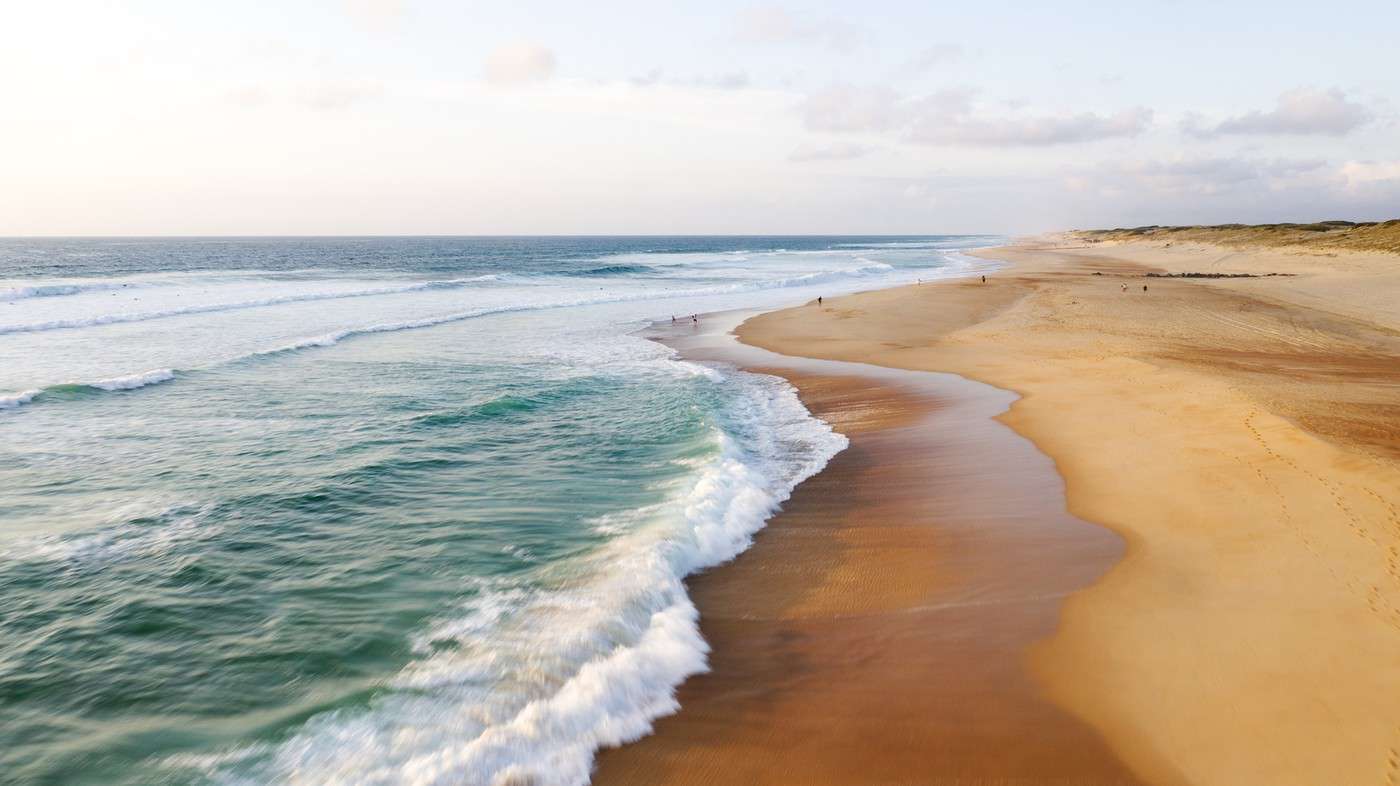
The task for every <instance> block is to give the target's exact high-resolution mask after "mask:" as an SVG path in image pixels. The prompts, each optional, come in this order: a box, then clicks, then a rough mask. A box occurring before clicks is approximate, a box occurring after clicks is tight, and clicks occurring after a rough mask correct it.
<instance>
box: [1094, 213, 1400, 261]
mask: <svg viewBox="0 0 1400 786" xmlns="http://www.w3.org/2000/svg"><path fill="white" fill-rule="evenodd" d="M1073 234H1074V236H1075V237H1078V238H1080V239H1082V240H1085V241H1087V242H1090V243H1102V242H1113V241H1120V242H1121V241H1135V240H1136V241H1141V240H1163V241H1167V242H1198V243H1212V244H1215V245H1220V246H1234V247H1239V246H1290V247H1292V246H1299V247H1303V248H1310V249H1319V250H1322V249H1328V250H1332V249H1347V250H1352V251H1378V252H1384V253H1390V254H1400V219H1391V220H1389V221H1317V222H1314V223H1310V224H1215V225H1197V226H1156V225H1153V226H1142V227H1130V228H1119V229H1083V230H1077V231H1075V232H1074V233H1073Z"/></svg>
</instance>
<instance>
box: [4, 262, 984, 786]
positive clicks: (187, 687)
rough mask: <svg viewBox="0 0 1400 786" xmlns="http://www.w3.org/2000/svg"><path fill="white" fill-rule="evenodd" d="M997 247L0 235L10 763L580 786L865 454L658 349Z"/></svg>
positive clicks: (114, 776) (789, 409)
mask: <svg viewBox="0 0 1400 786" xmlns="http://www.w3.org/2000/svg"><path fill="white" fill-rule="evenodd" d="M990 242H991V239H989V238H947V237H931V238H754V237H744V238H399V239H327V240H316V239H275V238H270V239H253V240H242V239H240V240H227V239H189V240H139V239H138V240H128V239H122V240H101V239H90V240H25V239H11V240H3V241H0V590H2V591H3V596H0V597H3V600H0V603H3V610H4V614H3V615H0V772H4V773H6V777H7V778H12V779H14V780H15V781H16V782H20V783H64V784H84V783H92V784H97V783H101V784H151V783H306V784H313V783H314V784H320V783H375V784H409V783H412V784H437V783H443V784H446V783H453V784H458V783H472V784H475V783H481V784H489V783H495V782H500V781H501V780H502V779H508V778H509V777H510V776H512V775H517V776H521V777H525V776H533V777H534V778H536V779H537V780H536V782H538V783H542V784H552V783H560V784H572V783H581V782H584V781H586V779H587V775H588V771H589V767H590V765H591V762H592V756H593V752H594V750H595V749H596V748H597V747H598V746H599V745H607V744H616V743H619V742H622V741H625V740H628V739H632V738H635V737H637V736H639V735H641V734H644V733H645V732H646V731H647V730H648V729H649V723H650V721H651V720H652V719H654V718H655V717H657V716H659V715H661V714H665V713H668V712H671V711H674V709H675V705H674V700H673V698H672V691H673V688H674V686H675V685H676V684H678V683H679V682H680V681H681V680H682V679H684V678H685V677H686V676H688V675H689V674H692V673H695V672H696V671H699V670H701V669H703V667H704V657H705V645H704V642H703V641H702V640H701V639H700V637H699V634H698V631H697V628H696V625H695V609H694V607H693V606H692V605H691V603H690V600H689V599H688V598H687V597H686V595H685V591H684V586H683V585H682V583H681V579H682V578H683V577H684V576H685V575H686V574H687V573H689V572H692V571H694V570H696V569H699V568H701V567H704V566H707V565H712V564H715V563H717V562H720V561H723V560H725V559H728V558H730V557H732V556H733V555H734V554H736V553H738V552H739V551H741V550H742V549H743V548H744V547H745V546H746V545H747V543H748V538H749V536H750V535H751V534H752V533H753V532H754V531H755V530H756V529H757V528H759V527H760V526H762V523H763V521H764V519H765V518H766V517H767V516H768V515H769V514H771V512H772V511H773V510H774V509H775V508H776V506H777V505H778V504H780V503H781V501H782V500H783V499H784V498H786V496H787V494H788V493H789V492H790V490H791V489H792V487H793V486H794V485H795V484H796V483H797V482H799V481H800V480H801V479H802V478H804V477H806V476H808V475H810V474H811V473H813V472H815V471H816V470H817V469H819V468H820V467H821V466H822V465H823V464H824V463H825V462H826V461H827V459H829V458H830V457H831V456H832V455H834V453H835V452H837V451H839V450H840V449H841V447H842V446H843V445H844V439H843V438H842V437H840V436H839V435H836V434H833V433H832V432H831V430H830V429H829V428H827V427H826V426H825V424H822V423H821V422H820V421H817V420H815V419H813V418H812V417H810V416H809V415H808V414H807V413H806V411H805V410H803V409H802V407H801V405H800V404H799V403H798V401H797V399H796V397H795V395H794V394H793V391H792V390H791V389H790V387H789V386H787V385H786V383H784V382H782V381H780V380H777V379H774V378H771V377H764V376H760V375H754V374H747V373H742V372H737V371H734V370H732V369H728V368H723V367H702V366H698V365H694V364H690V363H685V362H682V361H679V360H677V359H676V358H674V356H673V355H672V353H671V352H670V351H669V350H667V349H666V348H664V347H661V346H659V345H657V344H654V343H651V342H648V341H645V340H642V339H640V338H638V337H636V336H634V335H632V333H633V332H634V331H635V330H636V329H637V328H638V327H640V326H642V325H644V324H645V323H646V322H647V321H648V320H653V319H663V320H665V319H667V318H668V317H669V316H671V315H673V314H674V315H678V316H681V317H682V319H685V318H687V317H686V315H688V314H691V313H703V312H706V311H713V310H719V309H726V308H764V307H772V306H776V305H781V304H786V303H794V302H802V301H805V300H808V299H810V298H813V297H815V296H816V295H818V294H822V295H833V294H837V293H840V292H844V291H853V290H857V289H868V288H876V287H882V286H889V285H893V284H897V283H901V282H906V281H913V280H915V279H917V278H923V279H928V278H932V277H938V276H946V275H955V274H959V273H966V272H969V271H971V270H973V269H975V268H976V267H977V265H978V263H977V262H976V261H975V260H972V259H970V258H967V257H963V256H962V255H960V254H958V253H957V251H958V249H964V248H968V247H972V246H978V245H987V244H989V243H990Z"/></svg>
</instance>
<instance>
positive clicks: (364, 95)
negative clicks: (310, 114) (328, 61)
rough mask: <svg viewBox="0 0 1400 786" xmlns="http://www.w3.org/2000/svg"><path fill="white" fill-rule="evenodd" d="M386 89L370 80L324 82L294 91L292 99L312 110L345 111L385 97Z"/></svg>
mask: <svg viewBox="0 0 1400 786" xmlns="http://www.w3.org/2000/svg"><path fill="white" fill-rule="evenodd" d="M383 93H384V87H383V85H381V84H379V83H378V82H373V81H369V80H358V79H351V80H341V79H336V80H323V81H320V82H309V83H306V84H303V85H301V86H299V87H298V88H297V89H296V90H294V91H293V94H292V99H293V100H294V101H295V102H296V103H298V104H300V105H302V106H305V107H308V108H311V109H321V110H333V109H344V108H345V107H348V106H350V105H352V104H356V103H359V102H361V101H365V100H369V99H373V98H378V97H379V96H381V95H383Z"/></svg>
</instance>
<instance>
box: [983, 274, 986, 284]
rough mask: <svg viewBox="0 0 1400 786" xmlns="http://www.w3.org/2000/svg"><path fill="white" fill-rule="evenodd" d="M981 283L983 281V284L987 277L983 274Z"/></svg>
mask: <svg viewBox="0 0 1400 786" xmlns="http://www.w3.org/2000/svg"><path fill="white" fill-rule="evenodd" d="M982 283H983V284H985V283H987V277H986V276H983V277H982Z"/></svg>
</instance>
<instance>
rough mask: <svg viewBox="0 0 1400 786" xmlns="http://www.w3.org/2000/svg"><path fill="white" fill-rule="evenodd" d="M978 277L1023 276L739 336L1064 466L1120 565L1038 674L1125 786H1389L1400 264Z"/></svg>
mask: <svg viewBox="0 0 1400 786" xmlns="http://www.w3.org/2000/svg"><path fill="white" fill-rule="evenodd" d="M1076 246H1078V247H1076ZM987 256H989V257H992V258H995V259H1001V260H1006V261H1009V262H1011V263H1013V266H1012V267H1010V268H1009V269H1007V270H1004V271H1002V272H1000V273H997V274H995V275H992V276H989V278H988V282H987V283H986V284H981V283H978V282H976V281H959V282H949V283H940V284H933V285H924V286H921V287H909V288H903V289H898V290H888V291H882V292H873V293H866V294H861V295H855V296H851V297H844V298H837V299H832V300H828V301H827V304H826V306H825V307H823V308H818V307H816V306H808V307H805V308H801V309H791V310H788V311H783V312H777V313H773V314H768V315H764V316H760V317H758V318H755V319H753V320H750V321H749V322H748V323H746V324H745V325H744V326H743V328H742V329H741V330H740V336H741V338H742V339H743V340H744V341H745V342H748V343H751V344H755V345H759V346H763V347H767V348H770V349H774V350H776V351H780V352H783V353H787V354H794V355H802V356H809V357H822V358H833V359H839V360H855V361H862V362H867V363H875V364H879V365H882V366H889V367H894V368H904V369H930V370H942V371H951V372H955V373H957V374H961V375H963V376H966V377H968V378H971V379H975V380H981V381H984V382H987V383H990V384H992V385H996V386H998V387H1000V388H1004V389H1008V390H1013V391H1016V392H1017V393H1020V394H1021V395H1022V398H1021V399H1020V400H1019V401H1017V402H1016V404H1015V405H1014V406H1013V407H1012V409H1011V410H1010V412H1009V413H1007V414H1006V415H1004V416H1002V420H1003V421H1004V422H1006V423H1007V424H1009V425H1010V426H1012V427H1013V428H1014V429H1015V430H1016V431H1017V432H1019V433H1020V434H1023V435H1025V436H1027V437H1029V438H1030V439H1031V440H1033V441H1034V443H1035V444H1036V445H1037V446H1038V447H1039V448H1040V449H1041V450H1043V451H1044V452H1045V453H1046V454H1048V455H1049V456H1050V457H1051V458H1052V459H1053V460H1054V462H1055V465H1056V467H1057V468H1058V470H1059V472H1060V474H1061V475H1063V477H1064V479H1065V483H1066V487H1067V493H1068V503H1069V510H1070V512H1072V513H1073V514H1075V515H1076V516H1079V517H1081V518H1083V519H1086V520H1088V521H1092V522H1097V523H1099V524H1102V525H1104V526H1106V527H1109V528H1111V529H1112V530H1113V531H1115V532H1117V533H1119V534H1121V535H1122V536H1123V537H1124V538H1125V539H1126V541H1127V543H1128V549H1127V555H1126V556H1125V558H1124V559H1123V560H1122V561H1121V562H1119V563H1118V564H1117V565H1116V566H1115V567H1114V568H1113V569H1112V570H1111V571H1110V572H1109V573H1108V574H1107V575H1106V576H1105V577H1104V578H1103V579H1102V580H1100V581H1099V582H1097V583H1096V584H1094V585H1093V586H1092V587H1090V588H1088V589H1086V590H1083V591H1080V592H1078V593H1076V594H1074V595H1073V596H1072V597H1071V598H1070V599H1069V600H1068V602H1067V603H1066V604H1065V606H1064V613H1063V618H1062V619H1061V622H1060V625H1059V627H1058V629H1057V630H1056V631H1055V632H1054V633H1053V634H1052V635H1050V636H1049V637H1047V638H1045V639H1043V640H1042V641H1041V642H1040V643H1039V644H1037V645H1035V646H1034V647H1033V649H1032V657H1031V658H1030V659H1029V662H1028V669H1029V672H1030V674H1031V675H1032V676H1033V678H1034V680H1035V682H1036V683H1037V684H1038V685H1039V686H1040V687H1041V688H1042V689H1043V691H1044V695H1045V696H1047V697H1048V698H1049V699H1051V700H1052V701H1053V702H1054V703H1055V704H1056V705H1058V706H1059V707H1062V708H1064V709H1066V710H1067V711H1069V712H1070V713H1072V714H1073V715H1075V716H1076V717H1078V718H1080V719H1082V720H1083V721H1084V722H1085V723H1086V724H1087V725H1088V726H1089V727H1091V728H1093V729H1095V730H1097V731H1098V732H1099V733H1100V734H1101V735H1102V736H1103V738H1104V739H1105V740H1106V741H1107V743H1108V746H1109V748H1110V749H1111V750H1112V751H1113V752H1114V753H1116V754H1117V755H1118V756H1120V757H1121V758H1122V760H1123V761H1124V762H1126V763H1127V765H1128V766H1129V767H1130V768H1131V769H1132V771H1133V772H1135V773H1136V774H1137V775H1138V776H1139V777H1141V778H1143V779H1144V780H1147V781H1150V782H1154V783H1173V782H1186V783H1194V784H1221V785H1222V786H1248V785H1250V784H1259V785H1260V786H1281V785H1282V784H1299V785H1300V786H1301V785H1303V784H1309V785H1311V784H1391V785H1393V784H1396V783H1400V512H1397V508H1400V257H1395V256H1365V255H1359V254H1350V253H1345V252H1342V253H1337V254H1335V255H1331V254H1329V255H1309V254H1300V253H1297V252H1295V251H1288V250H1277V249H1275V250H1256V251H1250V250H1240V249H1226V248H1220V247H1215V246H1204V245H1198V244H1197V245H1183V244H1180V243H1175V244H1171V245H1165V244H1163V243H1126V244H1113V245H1107V244H1096V245H1094V246H1092V247H1085V246H1083V244H1082V243H1078V242H1077V241H1075V240H1073V239H1062V240H1059V241H1050V242H1041V243H1028V244H1021V245H1018V246H1015V247H1011V248H1007V249H1001V250H996V251H992V252H990V253H988V254H987ZM1152 271H1159V272H1161V271H1165V272H1213V273H1223V272H1245V273H1267V272H1274V273H1292V274H1295V275H1293V276H1288V277H1283V276H1279V277H1269V278H1234V279H1179V278H1173V279H1165V278H1144V277H1143V275H1144V274H1145V273H1147V272H1152ZM1095 273H1098V274H1099V275H1094V274H1095ZM1124 285H1126V286H1127V291H1123V286H1124ZM1144 285H1147V286H1148V290H1147V291H1146V292H1144V291H1143V289H1142V287H1143V286H1144ZM799 384H801V383H800V381H799ZM818 480H820V476H819V478H818ZM742 559H743V558H742V557H741V560H742ZM701 609H702V613H704V611H705V604H704V603H703V598H702V603H701ZM720 651H721V649H720V648H719V646H718V645H717V653H716V663H717V669H718V663H719V660H718V658H719V652H720ZM717 673H718V671H717ZM686 712H687V710H686V709H682V712H681V717H684V716H685V714H686ZM958 712H959V714H960V716H961V717H963V718H964V719H965V721H966V722H967V723H973V724H975V723H977V722H978V715H977V712H976V706H975V705H970V706H966V707H962V708H959V710H958ZM1035 733H1036V732H1034V731H1032V732H1031V735H1032V736H1034V734H1035ZM1031 742H1032V741H1030V740H1028V741H1027V743H1028V744H1031ZM908 744H910V745H917V744H936V743H928V742H926V741H918V740H909V741H908ZM1016 750H1017V749H1016V747H1015V746H1011V747H1009V748H1008V751H1007V755H1015V752H1016ZM1046 774H1047V775H1049V774H1050V773H1046ZM853 782H854V781H853ZM907 782H910V783H922V782H930V781H927V780H921V779H920V778H919V777H918V774H917V773H915V772H911V773H910V774H909V778H908V780H907Z"/></svg>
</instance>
